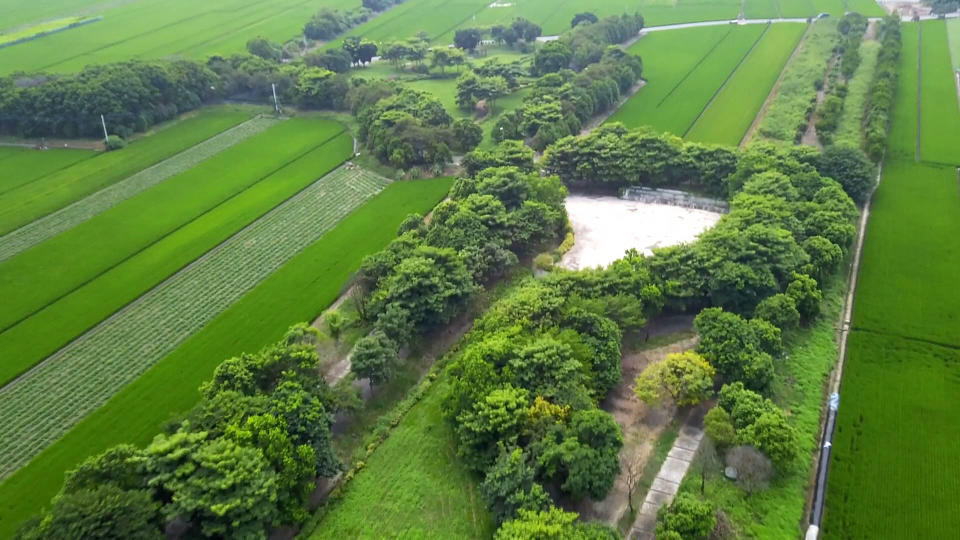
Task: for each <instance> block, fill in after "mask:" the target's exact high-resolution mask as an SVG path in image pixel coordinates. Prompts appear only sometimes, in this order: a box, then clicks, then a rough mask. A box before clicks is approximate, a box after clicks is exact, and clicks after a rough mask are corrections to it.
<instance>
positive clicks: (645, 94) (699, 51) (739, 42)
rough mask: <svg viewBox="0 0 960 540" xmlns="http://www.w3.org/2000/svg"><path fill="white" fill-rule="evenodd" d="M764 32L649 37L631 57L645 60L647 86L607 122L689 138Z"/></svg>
mask: <svg viewBox="0 0 960 540" xmlns="http://www.w3.org/2000/svg"><path fill="white" fill-rule="evenodd" d="M764 29H765V27H764V26H763V25H746V26H710V27H702V28H689V29H682V30H669V31H664V32H652V33H650V34H648V35H646V36H645V37H643V38H642V39H641V40H640V41H638V42H637V43H636V44H635V45H633V46H632V47H631V48H630V52H631V53H632V54H639V55H640V57H641V58H643V63H644V78H645V79H647V81H648V82H647V84H646V85H645V86H644V87H643V88H641V89H640V90H639V91H638V92H637V93H636V94H634V95H633V96H632V97H631V98H630V99H629V100H627V102H626V103H624V104H623V106H622V107H620V108H619V109H618V110H617V111H616V112H615V113H614V114H613V115H611V116H610V118H609V119H608V122H622V123H623V124H625V125H626V126H627V127H637V126H642V125H648V126H652V127H653V128H654V129H656V130H658V131H668V132H671V133H675V134H680V135H682V134H684V133H686V131H687V130H688V129H689V128H690V126H691V125H692V124H693V122H694V121H695V120H696V119H697V117H698V116H699V115H700V111H702V110H703V109H704V107H706V105H707V103H709V102H710V99H711V98H712V97H713V96H714V94H715V93H716V92H717V90H718V89H719V88H720V87H721V86H722V85H723V83H724V81H725V80H727V77H729V75H730V74H731V73H732V72H733V70H734V69H736V67H737V65H738V64H740V62H741V60H743V58H744V57H745V56H746V55H747V53H748V52H749V51H750V49H751V47H753V45H754V43H756V42H757V40H759V39H760V36H761V35H762V34H763V32H764Z"/></svg>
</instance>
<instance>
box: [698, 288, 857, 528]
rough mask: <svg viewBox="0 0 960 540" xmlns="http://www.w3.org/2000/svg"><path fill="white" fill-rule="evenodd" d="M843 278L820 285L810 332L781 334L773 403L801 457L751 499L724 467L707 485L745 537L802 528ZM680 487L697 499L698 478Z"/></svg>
mask: <svg viewBox="0 0 960 540" xmlns="http://www.w3.org/2000/svg"><path fill="white" fill-rule="evenodd" d="M846 277H847V273H846V272H837V273H836V274H835V275H834V276H833V277H832V278H831V279H830V280H829V281H828V282H827V283H826V284H824V285H825V286H824V291H823V292H824V295H823V305H822V310H821V314H820V317H819V318H818V319H817V320H816V321H815V322H814V323H813V324H812V325H811V326H810V327H809V328H801V329H799V330H796V331H793V332H790V333H788V334H786V335H785V336H784V345H785V350H786V351H787V355H786V357H785V359H781V360H777V361H776V364H775V368H776V376H775V378H774V385H773V392H772V399H773V400H774V401H775V402H776V403H777V405H779V406H780V407H782V408H783V409H784V412H785V413H786V414H787V417H788V419H789V421H790V424H791V425H793V427H795V428H796V429H797V431H798V432H799V437H798V444H797V446H798V455H799V457H798V458H797V459H796V460H794V462H793V463H792V464H791V465H790V466H789V467H788V468H786V469H785V470H784V471H782V472H780V473H779V474H778V475H777V477H776V478H774V479H773V481H772V482H771V484H770V487H769V488H768V489H765V490H762V491H758V492H755V493H754V494H753V495H750V496H748V495H747V493H746V492H745V491H744V490H743V489H741V488H740V487H738V486H737V485H736V484H735V483H733V482H730V481H729V480H727V479H726V478H724V477H723V472H722V468H719V469H717V470H715V471H714V472H713V474H712V475H709V477H708V479H707V481H706V490H705V494H704V496H703V497H704V498H705V499H707V500H709V501H711V502H712V503H713V504H714V505H715V506H716V507H718V508H721V509H723V511H724V512H725V513H726V514H727V516H728V517H729V518H730V519H731V521H732V522H733V523H734V524H735V525H736V527H737V528H738V529H739V530H740V532H741V534H742V536H743V537H746V538H762V539H763V540H771V539H782V540H794V539H796V538H797V537H799V536H802V531H803V530H804V529H805V527H804V509H805V505H806V499H807V489H808V484H809V479H810V467H811V464H812V463H813V456H814V452H815V451H816V449H817V445H818V442H819V441H818V440H817V436H818V435H819V433H820V412H821V410H822V407H823V405H824V402H825V396H824V384H825V383H826V380H827V377H828V376H829V373H830V370H831V369H832V368H833V366H834V365H835V364H836V360H837V354H838V346H837V343H836V329H837V323H838V321H839V319H840V312H841V309H842V307H843V299H844V295H845V294H846ZM842 407H843V404H842V403H841V408H842ZM700 467H701V464H700V461H699V458H698V459H697V460H696V461H695V462H694V464H693V465H692V466H691V469H690V470H691V471H699V470H700ZM680 489H681V491H686V492H690V493H695V494H697V496H699V494H700V475H698V474H688V475H687V477H686V478H685V479H684V481H683V483H682V484H681V487H680ZM827 500H828V501H829V500H830V498H829V497H828V498H827Z"/></svg>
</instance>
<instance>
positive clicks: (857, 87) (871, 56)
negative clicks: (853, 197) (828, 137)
mask: <svg viewBox="0 0 960 540" xmlns="http://www.w3.org/2000/svg"><path fill="white" fill-rule="evenodd" d="M879 52H880V42H879V41H875V40H865V41H863V43H861V44H860V65H859V66H857V71H856V72H855V73H854V74H853V77H852V78H851V79H850V81H849V82H848V83H847V97H846V98H844V101H843V113H842V114H841V115H840V123H839V124H838V125H837V133H836V135H834V138H833V141H834V144H838V145H840V144H843V145H847V146H854V147H856V148H861V147H862V146H863V115H864V113H865V112H866V107H867V99H868V97H869V93H870V86H871V85H872V84H873V74H874V72H875V71H876V68H877V54H879Z"/></svg>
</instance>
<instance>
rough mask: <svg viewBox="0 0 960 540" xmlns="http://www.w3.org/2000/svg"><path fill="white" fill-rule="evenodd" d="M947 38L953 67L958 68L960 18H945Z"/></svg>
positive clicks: (959, 68)
mask: <svg viewBox="0 0 960 540" xmlns="http://www.w3.org/2000/svg"><path fill="white" fill-rule="evenodd" d="M947 40H948V41H949V42H950V58H951V59H952V60H953V69H957V70H960V19H947Z"/></svg>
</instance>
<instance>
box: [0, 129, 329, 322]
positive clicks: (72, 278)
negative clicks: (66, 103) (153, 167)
mask: <svg viewBox="0 0 960 540" xmlns="http://www.w3.org/2000/svg"><path fill="white" fill-rule="evenodd" d="M341 130H342V127H341V126H340V125H339V124H335V123H332V122H327V121H317V120H311V119H300V118H296V119H293V120H290V121H288V122H283V123H280V124H277V125H275V126H274V127H273V128H272V129H269V130H267V131H264V132H262V133H260V134H259V135H255V136H253V137H250V138H249V139H247V140H245V141H243V142H241V143H238V144H236V145H234V146H233V147H231V148H229V149H227V150H225V151H223V152H221V153H219V154H217V155H215V156H213V157H211V158H210V159H207V160H206V161H203V162H201V163H200V164H199V165H197V166H196V167H193V168H192V169H189V170H188V171H186V172H184V173H181V174H178V175H176V176H174V177H172V178H169V179H167V180H166V181H164V182H162V183H160V184H157V185H155V186H153V187H152V188H151V189H148V190H146V191H144V192H142V193H140V194H139V195H137V196H134V197H133V198H131V199H128V200H126V201H124V202H123V203H121V204H118V205H117V206H114V207H113V208H110V209H109V210H107V211H105V212H102V213H101V214H99V215H97V216H96V217H94V218H93V219H90V220H87V221H86V222H84V223H81V224H80V225H78V226H76V227H74V228H72V229H70V230H68V231H66V232H64V233H62V234H60V235H57V236H55V237H53V238H51V239H49V240H47V241H46V242H43V243H42V244H40V245H37V246H35V247H33V248H32V249H29V250H27V251H25V252H23V253H21V254H19V255H18V256H16V257H13V258H11V259H7V260H6V261H3V262H2V263H0V297H2V298H4V299H5V304H6V305H5V309H4V310H3V312H2V313H0V329H3V330H6V329H7V328H9V327H10V326H11V325H13V324H16V323H17V322H19V321H21V320H23V319H24V318H26V317H29V316H30V315H32V314H34V313H36V312H37V311H38V310H40V309H43V308H44V307H45V306H47V305H49V304H50V303H52V302H55V301H56V300H58V299H59V298H62V297H63V296H64V295H66V294H69V293H70V292H71V291H73V290H75V289H76V288H77V287H79V286H82V285H83V284H84V283H86V282H88V281H90V280H91V279H94V278H96V277H97V276H98V275H100V274H102V273H103V272H106V271H107V270H109V269H110V268H113V267H114V266H116V265H118V264H120V263H122V262H123V261H124V260H126V259H127V258H129V257H131V256H132V255H134V254H136V253H137V252H139V251H141V250H143V249H145V248H147V247H149V246H150V245H152V244H154V243H155V242H157V241H159V240H160V239H162V238H164V237H165V236H167V235H169V234H171V233H173V232H174V231H176V230H177V229H179V228H181V227H183V226H185V225H188V224H190V223H191V222H192V221H194V220H196V219H197V218H199V217H201V216H203V215H204V214H205V213H208V212H211V211H213V210H214V209H216V208H217V207H219V206H221V205H225V204H232V203H234V202H235V200H236V199H237V198H238V196H241V195H242V194H243V193H244V192H245V191H247V190H249V189H250V188H251V187H253V186H255V185H256V184H257V183H258V182H260V181H261V180H262V179H263V178H265V177H267V176H269V175H271V174H273V173H274V172H276V171H277V170H279V169H282V168H283V167H284V166H285V165H287V164H289V163H292V162H294V161H296V160H297V159H299V158H301V157H303V156H304V155H305V154H307V153H309V152H310V151H311V150H313V149H315V148H317V147H319V146H321V145H322V144H323V143H324V142H326V141H327V140H329V139H331V138H333V137H334V136H336V135H337V134H338V133H340V131H341ZM316 176H317V175H312V176H308V177H307V178H305V181H309V180H313V179H315V178H316ZM303 185H304V186H305V185H306V182H305V183H304V184H303ZM265 210H266V209H265ZM265 210H264V211H265Z"/></svg>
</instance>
